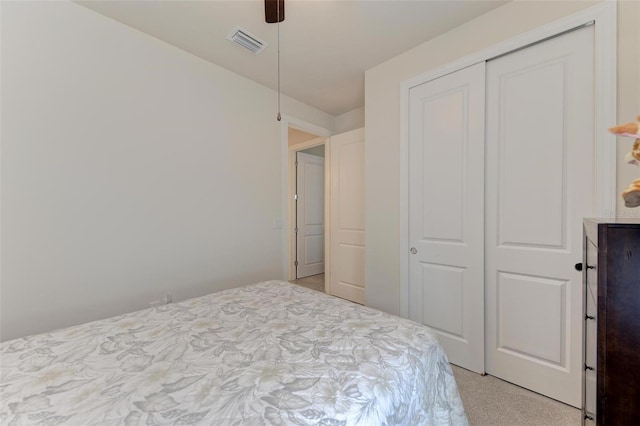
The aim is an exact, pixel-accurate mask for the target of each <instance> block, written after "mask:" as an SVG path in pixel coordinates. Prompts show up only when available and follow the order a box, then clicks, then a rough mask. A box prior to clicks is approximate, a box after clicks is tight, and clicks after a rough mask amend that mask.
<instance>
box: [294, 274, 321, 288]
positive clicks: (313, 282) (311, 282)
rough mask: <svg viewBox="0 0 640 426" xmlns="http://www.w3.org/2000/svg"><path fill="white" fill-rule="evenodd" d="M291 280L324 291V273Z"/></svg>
mask: <svg viewBox="0 0 640 426" xmlns="http://www.w3.org/2000/svg"><path fill="white" fill-rule="evenodd" d="M289 282H291V283H294V284H299V285H301V286H303V287H306V288H310V289H311V290H316V291H321V292H323V293H324V274H318V275H312V276H310V277H306V278H301V279H299V280H293V281H289Z"/></svg>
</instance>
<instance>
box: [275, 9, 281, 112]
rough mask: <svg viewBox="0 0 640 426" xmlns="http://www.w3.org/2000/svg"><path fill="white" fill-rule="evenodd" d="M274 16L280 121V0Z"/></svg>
mask: <svg viewBox="0 0 640 426" xmlns="http://www.w3.org/2000/svg"><path fill="white" fill-rule="evenodd" d="M276 14H277V16H278V18H277V25H278V116H277V119H278V121H282V115H281V114H280V0H276Z"/></svg>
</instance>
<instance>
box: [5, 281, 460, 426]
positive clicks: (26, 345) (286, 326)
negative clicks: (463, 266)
mask: <svg viewBox="0 0 640 426" xmlns="http://www.w3.org/2000/svg"><path fill="white" fill-rule="evenodd" d="M0 363H1V364H0V365H1V367H0V379H1V380H0V423H2V424H5V423H6V424H40V423H43V424H74V425H75V424H78V425H80V424H81V425H89V424H96V425H123V424H124V425H138V424H146V425H169V424H171V425H186V424H216V425H236V424H238V425H240V424H242V425H289V424H292V425H383V424H389V425H392V424H404V425H467V424H468V422H467V418H466V416H465V412H464V409H463V406H462V402H461V400H460V396H459V394H458V390H457V387H456V383H455V380H454V377H453V374H452V371H451V367H450V365H449V363H448V362H447V358H446V356H445V354H444V352H443V350H442V347H441V346H440V345H439V343H438V341H437V338H436V337H435V335H434V333H433V332H432V331H431V330H430V329H429V328H427V327H424V326H422V325H420V324H417V323H415V322H412V321H409V320H405V319H402V318H399V317H396V316H393V315H389V314H385V313H383V312H380V311H377V310H374V309H370V308H367V307H364V306H361V305H357V304H354V303H351V302H348V301H345V300H342V299H338V298H335V297H332V296H328V295H326V294H323V293H319V292H316V291H313V290H309V289H306V288H303V287H300V286H298V285H295V284H289V283H286V282H281V281H267V282H263V283H259V284H253V285H249V286H245V287H240V288H235V289H231V290H225V291H221V292H217V293H213V294H210V295H207V296H203V297H199V298H195V299H190V300H186V301H184V302H180V303H172V304H169V305H164V306H160V307H156V308H151V309H146V310H142V311H138V312H133V313H130V314H125V315H120V316H117V317H114V318H109V319H106V320H100V321H94V322H90V323H87V324H82V325H78V326H73V327H69V328H66V329H62V330H58V331H54V332H51V333H45V334H40V335H36V336H29V337H25V338H20V339H15V340H11V341H7V342H3V343H2V344H0Z"/></svg>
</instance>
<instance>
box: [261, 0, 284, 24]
mask: <svg viewBox="0 0 640 426" xmlns="http://www.w3.org/2000/svg"><path fill="white" fill-rule="evenodd" d="M278 12H280V13H278ZM264 17H265V20H266V21H267V23H268V24H275V23H277V22H282V21H284V0H264Z"/></svg>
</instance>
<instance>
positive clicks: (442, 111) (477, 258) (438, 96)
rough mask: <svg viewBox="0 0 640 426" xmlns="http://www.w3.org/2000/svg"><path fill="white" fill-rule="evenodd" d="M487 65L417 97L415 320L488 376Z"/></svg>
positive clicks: (427, 87) (413, 143)
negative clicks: (485, 234) (485, 252)
mask: <svg viewBox="0 0 640 426" xmlns="http://www.w3.org/2000/svg"><path fill="white" fill-rule="evenodd" d="M484 88H485V75H484V63H480V64H476V65H473V66H471V67H469V68H465V69H463V70H460V71H457V72H455V73H452V74H449V75H446V76H444V77H441V78H438V79H437V80H433V81H429V82H427V83H424V84H422V85H420V86H416V87H414V88H412V89H411V91H410V93H409V102H410V104H409V111H410V112H409V120H410V127H409V244H410V247H407V249H408V250H410V253H411V254H409V317H410V318H411V319H413V320H414V321H417V322H420V323H422V324H426V325H428V326H429V327H431V328H432V329H433V330H435V332H436V333H437V334H438V337H439V339H440V342H441V343H442V346H443V347H444V349H445V351H446V353H447V356H448V358H449V361H451V362H452V363H453V364H456V365H459V366H461V367H464V368H467V369H469V370H472V371H476V372H478V373H483V372H484V290H483V280H484V269H483V262H484V260H483V250H484V247H483V227H484V216H483V213H484Z"/></svg>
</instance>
